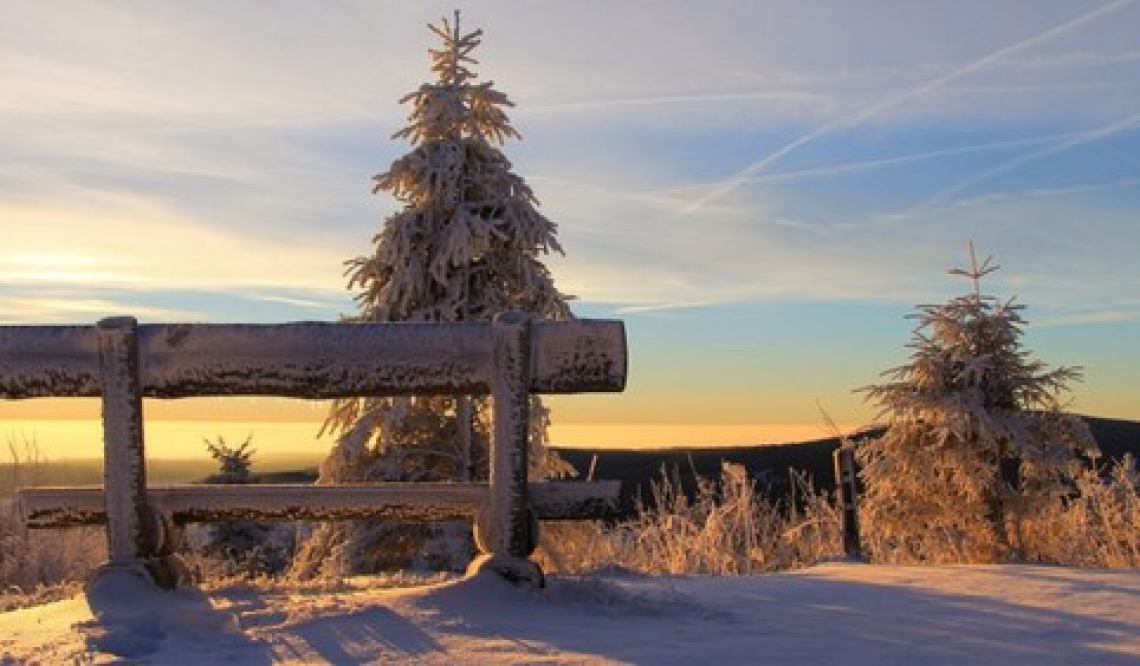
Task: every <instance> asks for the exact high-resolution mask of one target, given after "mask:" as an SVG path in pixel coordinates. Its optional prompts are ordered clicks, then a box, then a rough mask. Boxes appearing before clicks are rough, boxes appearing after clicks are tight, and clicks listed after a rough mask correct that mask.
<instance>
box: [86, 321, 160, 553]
mask: <svg viewBox="0 0 1140 666" xmlns="http://www.w3.org/2000/svg"><path fill="white" fill-rule="evenodd" d="M97 330H98V339H99V370H100V375H101V378H102V394H103V447H104V453H103V467H104V474H103V486H104V488H105V492H106V498H107V546H108V551H109V553H110V557H111V565H112V566H117V565H127V566H131V565H136V564H143V563H144V562H145V560H146V559H147V558H148V557H149V556H150V555H151V554H152V553H153V550H154V548H153V546H154V544H153V543H151V541H152V538H153V530H152V529H151V526H150V524H149V523H150V522H151V516H150V509H149V508H148V507H147V501H146V457H145V455H144V451H143V423H142V395H141V392H140V390H139V376H138V371H139V365H138V323H137V322H136V321H135V319H134V318H133V317H115V318H110V319H104V320H102V321H100V322H99V324H98V326H97Z"/></svg>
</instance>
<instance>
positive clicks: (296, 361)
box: [0, 320, 626, 399]
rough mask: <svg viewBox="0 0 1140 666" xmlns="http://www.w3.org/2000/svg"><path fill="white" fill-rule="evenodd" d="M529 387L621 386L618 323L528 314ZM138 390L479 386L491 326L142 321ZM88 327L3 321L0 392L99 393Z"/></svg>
mask: <svg viewBox="0 0 1140 666" xmlns="http://www.w3.org/2000/svg"><path fill="white" fill-rule="evenodd" d="M532 329H533V337H534V345H533V347H534V355H533V357H532V360H531V361H530V363H531V366H532V367H531V376H532V379H531V383H530V391H531V392H533V393H576V392H584V391H591V392H603V391H621V390H622V389H623V388H624V386H625V376H626V352H625V331H624V328H623V326H622V323H621V322H618V321H606V320H572V321H566V322H535V323H534V324H533V325H532ZM137 336H138V347H139V351H138V355H139V382H140V390H141V392H142V395H143V396H144V397H155V398H177V397H189V396H210V395H276V396H286V397H297V398H313V399H317V398H335V397H346V396H362V395H409V394H417V395H428V394H447V395H450V394H462V393H476V394H479V393H488V392H489V391H490V380H491V377H490V375H491V323H490V322H448V323H432V324H418V323H396V324H332V323H316V322H301V323H289V324H149V325H142V326H138V327H137ZM99 387H100V384H99V362H98V336H97V330H96V327H94V326H2V327H0V397H3V398H9V399H19V398H38V397H51V396H56V397H95V396H98V395H100V388H99Z"/></svg>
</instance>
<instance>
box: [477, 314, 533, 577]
mask: <svg viewBox="0 0 1140 666" xmlns="http://www.w3.org/2000/svg"><path fill="white" fill-rule="evenodd" d="M493 332H494V334H493V336H492V338H493V339H492V344H493V350H492V354H491V356H492V359H493V363H494V372H492V377H491V401H492V402H491V404H492V405H493V406H492V409H493V410H494V411H493V412H492V414H493V420H492V423H493V428H494V431H493V436H492V437H491V501H490V506H489V507H488V514H489V515H488V521H487V523H485V525H486V526H487V527H488V528H489V529H490V534H488V535H487V536H486V538H484V539H482V540H481V546H482V547H484V548H485V549H486V551H487V553H488V554H489V555H492V556H509V557H518V558H526V557H529V556H530V554H531V551H533V550H534V546H533V545H532V542H533V541H534V536H535V535H533V534H531V517H530V515H529V514H528V512H527V469H528V467H527V449H528V445H527V438H528V436H529V431H530V426H529V418H528V412H527V410H528V409H529V407H530V401H529V400H528V399H527V393H528V390H527V387H528V386H529V385H530V344H531V334H530V318H529V317H528V316H527V315H526V314H524V313H521V312H507V313H505V314H501V315H498V316H497V317H495V321H494V324H493Z"/></svg>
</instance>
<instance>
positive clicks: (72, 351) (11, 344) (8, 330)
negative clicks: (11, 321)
mask: <svg viewBox="0 0 1140 666" xmlns="http://www.w3.org/2000/svg"><path fill="white" fill-rule="evenodd" d="M95 395H99V342H98V339H97V337H96V334H95V327H94V326H0V398H10V399H12V398H44V397H52V396H95Z"/></svg>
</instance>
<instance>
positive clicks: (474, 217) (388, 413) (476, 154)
mask: <svg viewBox="0 0 1140 666" xmlns="http://www.w3.org/2000/svg"><path fill="white" fill-rule="evenodd" d="M428 27H429V28H430V29H431V31H432V32H433V33H434V34H435V35H436V36H437V37H438V38H439V39H440V40H441V42H442V44H441V46H440V47H439V48H436V49H430V54H431V60H432V71H433V72H434V73H435V75H436V77H437V78H436V80H435V81H434V82H432V83H425V84H423V85H421V86H420V88H419V90H417V91H415V92H413V93H411V94H409V95H407V96H406V97H404V98H403V99H402V100H400V101H401V103H410V104H411V106H412V112H411V115H410V116H409V124H408V126H407V127H405V128H404V129H402V130H400V131H398V132H396V134H395V135H394V136H393V138H396V139H405V140H408V141H410V142H411V144H412V150H411V151H410V152H409V153H407V154H406V155H404V156H403V157H400V158H399V159H397V160H396V161H395V162H393V163H392V165H391V166H390V167H389V169H388V170H387V171H386V172H384V173H381V174H379V175H377V176H375V178H374V181H375V187H374V189H373V192H374V193H377V192H381V191H384V192H388V193H390V194H392V195H393V196H394V197H396V199H398V200H399V201H400V202H401V203H402V204H403V207H402V208H401V209H400V210H399V211H398V212H396V213H395V214H393V215H392V216H390V217H389V218H388V219H387V220H386V221H385V223H384V225H383V228H382V229H381V231H380V233H379V234H377V235H376V236H375V238H374V243H375V247H374V250H373V253H372V254H371V255H370V256H365V257H359V258H356V259H352V260H350V261H348V262H347V271H346V275H348V277H349V284H348V286H349V288H350V289H359V290H360V293H359V294H358V295H357V296H356V300H357V303H358V305H359V308H360V310H359V314H358V315H357V316H355V317H352V318H350V319H349V321H358V322H437V321H486V320H490V319H492V318H493V317H494V316H495V315H496V314H498V313H501V312H505V311H508V310H523V311H526V312H529V313H532V314H533V315H535V316H537V317H541V318H547V319H566V318H569V317H570V316H571V314H570V311H569V308H568V306H567V303H566V301H567V297H565V296H564V295H562V294H561V293H559V292H558V290H557V289H556V288H555V287H554V283H553V280H552V278H551V275H550V272H549V271H548V270H547V268H546V267H545V266H544V265H543V263H542V262H541V260H540V257H541V256H542V255H545V254H548V253H551V252H557V253H561V252H562V249H561V247H560V246H559V244H558V242H557V240H556V238H555V224H554V223H553V222H551V221H550V220H549V219H547V218H546V217H545V216H543V215H542V214H541V213H539V211H538V208H537V206H538V201H537V199H536V198H535V196H534V193H533V192H532V191H531V189H530V187H528V186H527V184H526V183H525V182H524V180H523V179H522V178H521V177H519V176H518V175H516V174H514V173H513V172H512V170H511V163H510V161H509V160H508V159H507V158H506V156H505V155H504V154H503V153H502V151H501V150H500V149H499V148H498V145H500V144H502V143H503V142H504V141H505V140H507V139H517V138H519V135H518V133H517V132H516V131H515V129H514V128H513V127H512V126H511V124H510V121H509V118H508V117H507V115H506V113H505V111H504V109H505V108H507V107H510V106H512V104H511V102H510V101H509V100H508V98H507V97H506V95H504V94H503V93H501V92H499V91H497V90H495V89H494V86H493V84H492V83H491V82H485V83H478V82H476V78H477V77H476V75H475V73H474V72H473V71H472V70H471V66H472V65H474V64H476V63H477V61H476V60H474V59H473V58H472V57H471V53H472V51H474V49H475V48H476V47H477V46H479V44H480V37H481V35H482V31H479V30H477V31H475V32H470V33H466V34H464V33H463V32H461V31H460V29H459V13H458V12H456V14H455V20H454V22H449V21H448V20H447V19H443V20H442V21H441V22H440V25H429V26H428ZM531 421H532V429H531V437H530V456H531V457H530V460H531V472H532V474H534V475H536V476H541V475H544V474H549V473H551V472H562V471H566V470H567V467H566V466H565V465H564V464H560V463H559V461H558V460H557V458H556V457H555V456H553V455H552V454H548V453H547V451H546V449H545V445H546V436H547V434H546V433H547V426H548V423H549V421H548V412H547V410H546V409H545V408H544V407H543V405H542V403H541V401H540V400H538V399H537V398H534V399H532V402H531ZM490 430H491V428H490V405H489V403H488V401H487V400H486V399H485V398H471V397H462V396H461V397H412V398H374V397H373V398H350V399H341V400H337V401H335V402H334V404H333V405H332V408H331V410H330V413H329V416H328V418H327V420H326V422H325V425H324V428H323V431H324V432H331V433H333V434H335V435H337V437H338V439H337V441H336V444H335V446H334V448H333V450H332V452H331V453H330V455H329V457H328V458H327V459H326V460H325V461H324V463H323V464H322V466H321V470H320V472H321V476H320V481H321V483H342V482H360V481H370V480H386V481H420V480H423V481H443V480H478V479H482V478H485V477H486V473H487V452H488V445H489V441H490ZM422 529H427V528H422ZM405 531H406V530H405ZM400 540H401V539H395V538H393V535H392V533H391V531H390V530H386V529H385V528H384V527H383V526H382V525H380V526H378V525H376V524H375V523H373V524H372V526H371V527H369V528H365V527H363V526H362V525H361V524H359V523H353V524H343V525H328V526H325V527H322V528H321V529H320V530H318V532H317V533H315V534H314V536H313V538H312V539H310V541H309V543H308V544H307V546H306V551H307V553H306V556H305V559H306V562H300V563H299V572H300V573H301V575H305V574H306V570H310V571H308V573H310V574H311V573H315V572H313V571H311V570H312V569H313V568H314V567H317V566H327V565H329V563H330V561H331V560H337V564H336V565H335V566H337V567H339V568H340V569H341V570H346V571H358V570H375V569H378V568H391V567H393V566H399V564H400V562H401V561H403V560H404V558H403V557H401V556H400V555H399V553H396V552H394V551H398V550H399V549H398V548H397V547H396V546H397V543H396V542H398V541H400ZM385 542H387V543H385ZM412 542H413V543H416V542H417V541H416V540H415V539H413V540H412ZM392 556H395V557H396V559H395V560H392V559H391V557H392Z"/></svg>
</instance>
